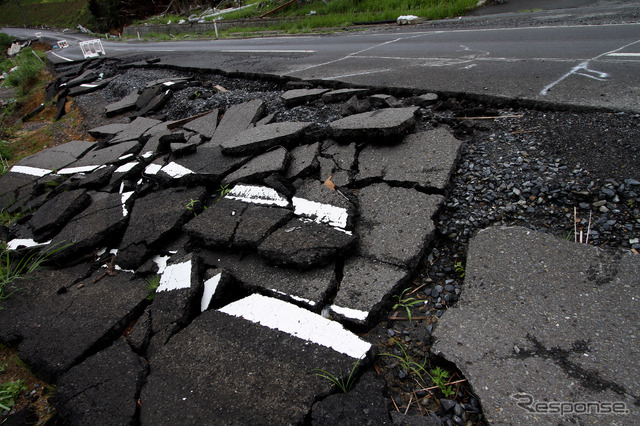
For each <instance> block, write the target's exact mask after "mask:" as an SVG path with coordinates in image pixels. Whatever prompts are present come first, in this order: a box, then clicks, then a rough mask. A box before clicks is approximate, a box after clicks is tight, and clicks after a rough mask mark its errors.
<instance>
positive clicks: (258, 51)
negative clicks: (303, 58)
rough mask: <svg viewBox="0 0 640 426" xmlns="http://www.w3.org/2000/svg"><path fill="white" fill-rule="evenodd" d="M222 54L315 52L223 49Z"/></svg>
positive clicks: (306, 51)
mask: <svg viewBox="0 0 640 426" xmlns="http://www.w3.org/2000/svg"><path fill="white" fill-rule="evenodd" d="M219 52H223V53H315V52H317V51H316V50H286V49H283V50H248V49H247V50H244V49H223V50H219Z"/></svg>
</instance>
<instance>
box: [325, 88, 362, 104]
mask: <svg viewBox="0 0 640 426" xmlns="http://www.w3.org/2000/svg"><path fill="white" fill-rule="evenodd" d="M368 92H369V90H368V89H337V90H332V91H330V92H327V93H325V94H323V95H322V101H323V102H324V103H327V104H329V103H335V102H345V101H347V100H349V99H350V98H352V97H353V96H356V97H357V96H364V95H366V94H367V93H368Z"/></svg>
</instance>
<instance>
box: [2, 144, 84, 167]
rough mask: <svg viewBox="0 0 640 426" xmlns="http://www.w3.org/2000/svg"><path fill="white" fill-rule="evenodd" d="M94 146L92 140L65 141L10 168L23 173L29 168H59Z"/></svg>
mask: <svg viewBox="0 0 640 426" xmlns="http://www.w3.org/2000/svg"><path fill="white" fill-rule="evenodd" d="M94 147H95V143H94V142H87V141H71V142H67V143H65V144H62V145H59V146H55V147H52V148H47V149H45V150H44V151H40V152H38V153H37V154H33V155H30V156H28V157H26V158H23V159H22V160H20V161H19V162H18V163H17V164H16V165H15V166H14V167H13V168H12V170H14V171H16V172H18V171H23V172H24V173H28V170H29V168H32V169H44V170H49V171H55V170H60V169H62V168H64V167H66V166H68V165H69V164H71V163H73V162H74V161H76V160H78V159H79V158H80V157H82V156H83V155H85V154H86V153H87V152H88V151H89V150H90V149H91V148H94ZM35 171H37V170H34V172H35Z"/></svg>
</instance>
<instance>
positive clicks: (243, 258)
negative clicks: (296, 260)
mask: <svg viewBox="0 0 640 426" xmlns="http://www.w3.org/2000/svg"><path fill="white" fill-rule="evenodd" d="M200 254H201V256H203V257H204V259H205V263H206V264H207V265H210V266H214V267H217V268H219V269H225V270H227V271H229V272H230V273H231V274H232V275H233V276H234V278H235V279H237V280H238V281H239V282H240V284H242V285H243V286H244V287H245V288H247V289H248V290H249V291H258V290H259V291H261V292H263V293H268V294H271V295H273V296H274V297H279V298H284V299H286V300H289V301H292V302H297V303H300V302H302V303H304V304H305V305H306V306H307V307H309V308H311V309H313V310H314V311H320V309H322V306H324V304H325V303H326V302H327V300H328V298H329V295H330V294H331V292H332V291H335V286H336V284H337V283H336V276H335V265H334V264H331V265H328V266H324V267H322V268H316V269H311V270H307V271H300V270H297V269H288V268H280V267H278V266H273V265H269V264H267V263H266V262H265V261H264V260H263V259H261V258H260V257H259V256H257V255H254V254H244V253H243V254H239V253H230V252H228V251H224V252H223V251H208V250H201V252H200Z"/></svg>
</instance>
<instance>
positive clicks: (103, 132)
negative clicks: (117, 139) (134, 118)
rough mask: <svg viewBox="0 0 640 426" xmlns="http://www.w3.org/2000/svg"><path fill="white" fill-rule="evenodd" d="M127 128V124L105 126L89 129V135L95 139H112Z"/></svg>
mask: <svg viewBox="0 0 640 426" xmlns="http://www.w3.org/2000/svg"><path fill="white" fill-rule="evenodd" d="M128 127H129V123H112V124H105V125H104V126H99V127H94V128H93V129H89V134H90V135H91V136H93V137H94V138H96V139H105V138H112V137H114V136H115V135H117V134H118V133H120V132H122V131H124V130H126V129H127V128H128Z"/></svg>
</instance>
